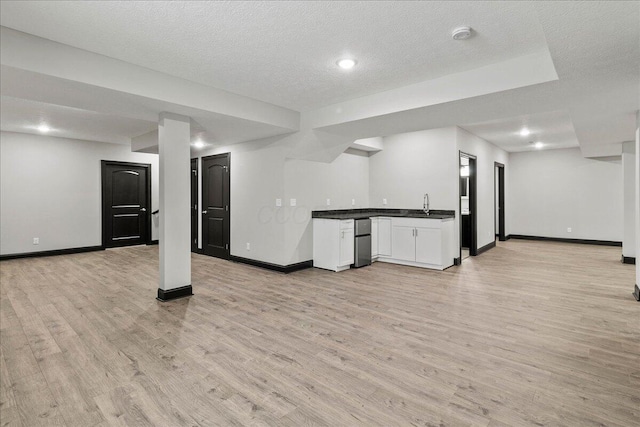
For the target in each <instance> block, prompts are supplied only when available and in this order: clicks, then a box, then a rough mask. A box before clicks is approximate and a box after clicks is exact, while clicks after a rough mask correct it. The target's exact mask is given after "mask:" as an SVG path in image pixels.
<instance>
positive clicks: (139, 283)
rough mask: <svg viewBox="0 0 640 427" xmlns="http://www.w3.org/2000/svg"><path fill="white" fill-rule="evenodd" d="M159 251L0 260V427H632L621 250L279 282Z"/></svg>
mask: <svg viewBox="0 0 640 427" xmlns="http://www.w3.org/2000/svg"><path fill="white" fill-rule="evenodd" d="M157 258H158V252H157V246H149V247H135V248H127V249H117V250H108V251H104V252H94V253H87V254H78V255H68V256H58V257H49V258H34V259H23V260H12V261H3V262H2V263H0V272H1V276H0V283H1V294H0V296H1V310H0V313H1V318H0V328H1V330H0V332H1V336H0V338H1V349H2V353H1V354H0V363H1V365H0V368H1V372H0V378H1V387H0V393H1V394H0V405H1V406H0V414H1V421H2V423H1V424H2V425H3V426H4V425H24V426H37V425H45V426H57V425H67V426H94V425H98V426H107V425H117V426H137V425H142V426H199V425H200V426H209V425H224V426H227V425H270V426H271V425H287V426H310V425H327V426H350V425H367V426H373V425H384V426H394V425H420V426H422V425H426V426H440V425H448V426H465V425H478V426H526V425H567V426H596V425H597V426H601V425H608V426H632V425H634V426H638V425H639V420H640V303H637V302H635V300H633V297H632V296H631V292H632V288H633V284H634V266H629V265H623V264H621V263H620V261H619V258H620V248H611V247H598V246H588V245H569V244H560V243H546V242H527V241H514V240H511V241H509V242H505V243H499V245H498V247H496V248H495V249H492V250H491V251H489V252H487V253H485V254H483V255H481V256H479V257H476V258H474V257H472V258H469V259H468V260H465V262H464V263H463V265H462V266H461V267H453V268H450V269H448V270H447V271H445V272H435V271H427V270H422V269H417V268H412V267H403V266H397V265H391V264H382V263H376V264H374V265H373V266H371V267H368V268H363V269H359V270H349V271H346V272H343V273H331V272H326V271H322V270H317V269H309V270H305V271H301V272H297V273H293V274H289V275H283V274H278V273H272V272H269V271H266V270H262V269H258V268H254V267H250V266H245V265H241V264H234V263H231V262H227V261H221V260H217V259H214V258H208V257H204V256H200V255H194V256H193V287H194V291H195V294H196V295H195V296H193V297H191V298H187V299H182V300H177V301H174V302H171V303H164V304H163V303H159V302H157V301H156V300H155V299H154V297H155V292H156V288H157V280H158V274H157V262H158V261H157Z"/></svg>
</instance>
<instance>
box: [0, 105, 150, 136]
mask: <svg viewBox="0 0 640 427" xmlns="http://www.w3.org/2000/svg"><path fill="white" fill-rule="evenodd" d="M0 111H2V114H0V128H1V129H2V130H3V131H9V132H22V133H32V134H40V132H39V131H38V130H37V127H38V125H39V124H41V123H46V124H47V125H48V126H49V127H50V128H51V130H50V131H49V132H48V135H51V136H63V137H65V138H73V139H83V140H87V141H99V142H110V143H115V144H129V143H130V142H131V137H132V136H137V135H141V134H144V133H147V132H149V131H151V130H154V129H157V128H158V123H157V122H150V121H146V120H137V119H131V118H128V117H120V116H116V115H112V114H102V113H97V112H95V111H87V110H82V109H78V108H69V107H64V106H60V105H52V104H47V103H44V102H37V101H30V100H26V99H18V98H12V97H8V96H2V97H0Z"/></svg>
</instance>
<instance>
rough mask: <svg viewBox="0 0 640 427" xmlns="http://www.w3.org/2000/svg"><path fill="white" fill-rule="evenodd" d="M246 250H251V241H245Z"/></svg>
mask: <svg viewBox="0 0 640 427" xmlns="http://www.w3.org/2000/svg"><path fill="white" fill-rule="evenodd" d="M247 250H248V251H250V250H251V243H247Z"/></svg>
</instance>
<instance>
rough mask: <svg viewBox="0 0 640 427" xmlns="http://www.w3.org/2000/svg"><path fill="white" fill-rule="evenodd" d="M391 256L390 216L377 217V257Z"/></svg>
mask: <svg viewBox="0 0 640 427" xmlns="http://www.w3.org/2000/svg"><path fill="white" fill-rule="evenodd" d="M382 256H386V257H388V256H391V218H378V257H382Z"/></svg>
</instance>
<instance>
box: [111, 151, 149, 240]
mask: <svg viewBox="0 0 640 427" xmlns="http://www.w3.org/2000/svg"><path fill="white" fill-rule="evenodd" d="M150 208H151V165H150V164H144V163H128V162H116V161H109V160H102V246H103V247H105V248H116V247H120V246H131V245H140V244H148V243H150V242H151V217H150V210H151V209H150Z"/></svg>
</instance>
